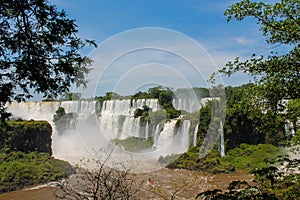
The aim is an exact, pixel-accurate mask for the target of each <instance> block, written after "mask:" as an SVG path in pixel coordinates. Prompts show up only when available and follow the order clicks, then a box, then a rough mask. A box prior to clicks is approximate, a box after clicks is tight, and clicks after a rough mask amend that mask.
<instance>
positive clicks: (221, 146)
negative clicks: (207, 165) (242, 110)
mask: <svg viewBox="0 0 300 200" xmlns="http://www.w3.org/2000/svg"><path fill="white" fill-rule="evenodd" d="M218 131H219V151H220V154H221V157H224V156H225V146H224V130H223V122H222V121H220V127H219V129H218Z"/></svg>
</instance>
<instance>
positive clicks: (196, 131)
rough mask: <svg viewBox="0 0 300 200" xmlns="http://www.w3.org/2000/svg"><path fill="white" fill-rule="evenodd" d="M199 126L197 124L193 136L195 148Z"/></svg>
mask: <svg viewBox="0 0 300 200" xmlns="http://www.w3.org/2000/svg"><path fill="white" fill-rule="evenodd" d="M198 128H199V124H196V126H195V130H194V136H193V146H194V147H195V146H197V134H198Z"/></svg>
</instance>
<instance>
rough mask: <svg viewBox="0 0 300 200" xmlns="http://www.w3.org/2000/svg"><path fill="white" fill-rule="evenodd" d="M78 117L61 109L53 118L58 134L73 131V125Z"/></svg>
mask: <svg viewBox="0 0 300 200" xmlns="http://www.w3.org/2000/svg"><path fill="white" fill-rule="evenodd" d="M76 117H77V114H76V113H66V112H65V109H64V108H63V107H59V108H58V109H57V110H56V111H55V114H54V116H53V122H54V124H55V126H56V130H57V131H58V133H60V134H63V133H64V132H65V131H66V130H68V129H72V128H73V127H72V126H71V124H72V122H74V121H76ZM73 124H74V123H73Z"/></svg>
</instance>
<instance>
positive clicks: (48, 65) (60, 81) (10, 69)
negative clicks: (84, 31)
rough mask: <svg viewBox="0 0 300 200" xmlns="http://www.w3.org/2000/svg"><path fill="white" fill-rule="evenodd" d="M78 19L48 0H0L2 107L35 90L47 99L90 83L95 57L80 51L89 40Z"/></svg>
mask: <svg viewBox="0 0 300 200" xmlns="http://www.w3.org/2000/svg"><path fill="white" fill-rule="evenodd" d="M77 32H78V30H77V26H76V24H75V20H72V19H68V18H67V15H66V12H65V11H64V10H62V11H58V10H57V9H56V7H55V6H54V5H51V4H49V3H48V1H47V0H2V1H1V3H0V111H1V113H0V114H1V115H2V114H3V113H4V112H5V109H3V108H4V107H5V104H6V103H7V102H10V101H12V100H16V101H25V100H26V99H28V98H30V97H32V94H33V93H41V94H43V95H44V97H47V96H50V95H51V96H54V97H55V96H57V95H58V94H61V93H64V92H67V91H68V90H69V86H71V84H72V83H76V85H77V86H85V85H86V80H85V79H84V78H85V75H86V74H87V73H88V72H89V70H90V67H89V66H90V64H91V60H90V59H88V58H87V57H84V56H82V55H80V53H79V50H80V49H81V48H83V47H84V46H85V45H86V44H92V45H94V46H96V45H95V43H94V42H93V41H90V40H83V39H81V38H79V37H78V36H77V35H76V33H77Z"/></svg>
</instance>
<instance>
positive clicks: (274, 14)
mask: <svg viewBox="0 0 300 200" xmlns="http://www.w3.org/2000/svg"><path fill="white" fill-rule="evenodd" d="M299 6H300V2H299V1H298V0H282V1H279V2H276V3H274V4H268V3H264V2H253V1H250V0H243V1H241V2H238V3H235V4H233V5H231V6H230V7H229V8H228V9H227V10H226V11H225V15H226V16H227V21H232V20H233V19H236V20H238V21H241V20H244V19H246V18H249V17H253V18H254V19H255V20H257V24H259V25H260V30H261V31H262V34H263V35H264V36H265V40H266V42H267V43H269V44H271V45H274V46H279V45H287V46H289V47H290V48H287V51H286V52H281V53H280V54H278V53H277V52H276V49H275V50H274V51H272V52H271V54H270V55H269V56H267V57H264V56H257V55H255V54H253V55H252V56H251V57H250V58H249V59H247V60H245V61H242V60H240V59H239V58H238V57H237V58H236V59H235V60H234V61H231V62H228V63H227V64H226V66H225V67H224V68H223V69H221V70H220V71H219V72H220V73H222V74H224V75H228V76H230V75H232V74H234V73H236V72H243V73H246V74H249V75H250V76H252V77H254V80H255V83H256V85H257V88H256V90H255V91H254V93H252V96H256V97H259V98H260V99H263V100H266V101H264V103H266V104H267V106H268V107H269V108H270V109H271V111H272V112H275V113H276V112H278V106H277V105H278V101H280V100H281V99H283V98H292V99H297V98H300V87H299V86H300V73H299V60H300V56H299V55H300V45H299V42H300V23H299V16H300V12H299ZM260 103H261V102H260Z"/></svg>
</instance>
